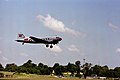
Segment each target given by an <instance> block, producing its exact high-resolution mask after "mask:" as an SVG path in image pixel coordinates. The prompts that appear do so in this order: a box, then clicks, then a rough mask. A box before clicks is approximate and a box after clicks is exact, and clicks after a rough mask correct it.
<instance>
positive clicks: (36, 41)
mask: <svg viewBox="0 0 120 80" xmlns="http://www.w3.org/2000/svg"><path fill="white" fill-rule="evenodd" d="M61 40H62V38H60V37H46V38H37V37H34V36H29V37H25V36H24V35H23V34H18V39H17V40H15V41H17V42H21V43H22V45H24V43H33V44H45V45H46V47H50V48H53V45H55V44H58V43H59V41H61Z"/></svg>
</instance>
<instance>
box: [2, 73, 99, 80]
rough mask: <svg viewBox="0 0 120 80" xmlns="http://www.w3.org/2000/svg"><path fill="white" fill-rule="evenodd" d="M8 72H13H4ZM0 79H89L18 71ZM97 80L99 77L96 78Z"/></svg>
mask: <svg viewBox="0 0 120 80" xmlns="http://www.w3.org/2000/svg"><path fill="white" fill-rule="evenodd" d="M3 73H6V74H12V73H10V72H3ZM0 80H87V79H79V78H76V77H73V78H70V77H63V78H57V77H55V76H51V75H36V74H25V73H20V74H19V73H16V74H14V76H13V77H12V78H0ZM94 80H97V79H94Z"/></svg>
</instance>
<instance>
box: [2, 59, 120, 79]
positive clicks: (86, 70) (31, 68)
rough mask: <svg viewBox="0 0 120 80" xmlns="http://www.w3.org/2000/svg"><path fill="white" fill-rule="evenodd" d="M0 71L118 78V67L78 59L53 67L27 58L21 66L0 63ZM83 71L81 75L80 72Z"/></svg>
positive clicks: (119, 68) (119, 71)
mask: <svg viewBox="0 0 120 80" xmlns="http://www.w3.org/2000/svg"><path fill="white" fill-rule="evenodd" d="M0 71H9V72H17V73H27V74H38V75H51V74H54V75H61V76H64V75H63V74H64V73H67V72H70V73H71V74H70V76H74V75H75V77H81V76H84V77H85V78H86V77H87V76H91V75H97V76H102V77H108V78H120V67H115V68H114V69H109V67H108V66H107V65H105V66H100V65H94V66H92V64H91V63H84V64H83V65H81V63H80V61H76V62H75V63H70V62H69V63H68V64H67V65H60V64H59V63H55V64H54V66H53V67H50V66H48V65H45V64H43V63H39V64H35V63H32V60H28V61H27V62H26V63H24V64H23V65H21V66H17V65H16V64H15V63H12V64H6V66H5V68H4V67H3V66H2V64H0ZM80 72H81V73H83V75H81V74H80Z"/></svg>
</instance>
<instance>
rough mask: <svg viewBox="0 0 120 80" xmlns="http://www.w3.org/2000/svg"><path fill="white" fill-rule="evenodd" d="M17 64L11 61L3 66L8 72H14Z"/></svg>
mask: <svg viewBox="0 0 120 80" xmlns="http://www.w3.org/2000/svg"><path fill="white" fill-rule="evenodd" d="M17 69H18V68H17V65H16V64H14V63H12V64H7V65H6V67H5V70H6V71H9V72H16V71H17Z"/></svg>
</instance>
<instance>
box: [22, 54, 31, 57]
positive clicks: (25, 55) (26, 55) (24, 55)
mask: <svg viewBox="0 0 120 80" xmlns="http://www.w3.org/2000/svg"><path fill="white" fill-rule="evenodd" d="M20 55H21V56H23V57H28V56H29V55H28V54H26V53H20Z"/></svg>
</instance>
